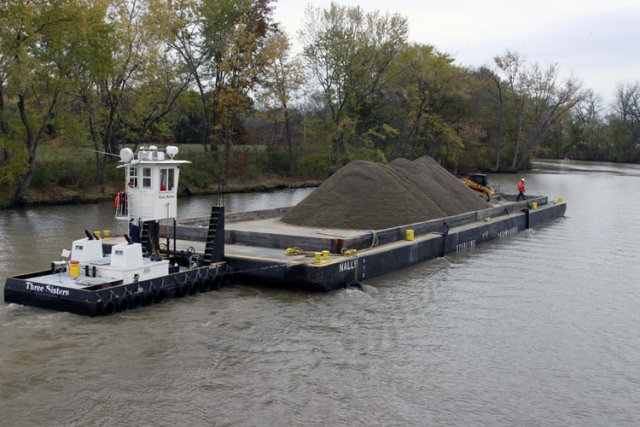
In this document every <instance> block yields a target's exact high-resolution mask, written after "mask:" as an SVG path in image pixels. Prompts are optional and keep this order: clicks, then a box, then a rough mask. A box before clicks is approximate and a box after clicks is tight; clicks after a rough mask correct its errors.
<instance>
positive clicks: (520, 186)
mask: <svg viewBox="0 0 640 427" xmlns="http://www.w3.org/2000/svg"><path fill="white" fill-rule="evenodd" d="M520 198H522V200H524V178H522V179H521V180H520V182H519V183H518V197H516V202H517V201H519V200H520Z"/></svg>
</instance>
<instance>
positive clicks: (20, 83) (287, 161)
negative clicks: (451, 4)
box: [0, 0, 640, 207]
mask: <svg viewBox="0 0 640 427" xmlns="http://www.w3.org/2000/svg"><path fill="white" fill-rule="evenodd" d="M276 7H277V3H276V1H275V0H252V1H242V2H240V1H236V0H229V1H222V2H219V1H212V0H202V1H197V2H194V1H186V2H129V1H125V0H104V1H101V2H81V1H80V2H78V1H69V2H46V1H35V2H9V3H8V4H7V7H5V8H0V205H2V206H16V207H20V206H31V205H34V204H44V203H55V202H57V201H66V202H72V203H76V202H81V201H95V200H107V199H109V197H112V196H111V193H113V192H114V190H116V189H119V188H120V183H121V177H120V176H119V174H120V172H119V171H118V170H117V169H116V168H115V167H114V166H115V165H116V164H117V157H118V153H119V152H120V149H122V148H123V147H125V146H127V147H131V148H132V149H133V151H137V148H138V147H140V146H142V145H146V146H149V145H155V146H158V147H165V146H167V145H176V146H178V147H179V148H180V152H181V155H180V156H181V158H183V159H186V160H191V161H192V165H190V167H189V168H185V169H184V171H183V175H182V183H183V184H184V186H185V187H186V188H190V189H191V191H192V192H193V193H195V194H202V193H214V192H216V190H217V187H218V183H224V185H223V187H222V188H224V190H225V191H246V190H249V189H272V188H282V187H283V186H284V187H286V186H299V185H306V184H305V183H307V182H320V181H322V180H324V179H326V178H327V177H329V176H330V175H331V174H332V173H334V172H336V171H337V170H339V169H340V168H341V167H342V166H344V165H346V164H348V163H349V162H351V161H353V160H370V161H375V162H379V163H384V164H386V163H390V162H393V161H394V160H395V159H398V158H405V159H409V160H414V159H418V158H420V157H422V156H429V157H431V158H433V159H435V160H436V161H437V162H438V163H439V164H440V165H441V166H443V167H444V168H446V169H447V170H448V171H450V172H452V173H453V174H454V175H459V174H464V173H468V172H472V171H482V172H493V173H496V172H512V173H513V172H517V171H519V170H526V169H528V168H529V167H530V166H529V164H530V161H531V159H532V158H534V157H537V158H557V159H562V158H571V159H575V160H601V161H614V162H630V163H637V162H640V108H639V105H638V100H639V99H640V81H639V82H636V83H633V82H626V83H619V85H618V88H617V89H616V92H615V94H613V95H614V97H615V100H614V102H613V103H612V104H611V105H604V103H603V101H602V98H601V97H600V96H598V94H595V93H594V92H593V91H592V90H590V89H588V88H585V87H583V86H582V83H581V82H580V80H579V79H578V77H573V76H572V77H568V78H563V77H562V76H563V73H562V72H561V71H560V68H559V66H558V64H555V63H551V64H539V63H536V62H530V61H528V60H527V59H526V58H525V57H524V56H522V55H521V54H519V53H517V52H515V51H511V50H506V51H505V52H503V53H496V56H495V57H493V58H487V62H486V63H487V65H485V66H481V67H471V66H463V65H459V64H458V63H457V61H456V58H455V57H454V56H453V55H451V54H449V53H446V52H443V51H441V50H439V49H438V48H437V47H436V46H434V45H431V44H428V42H426V41H421V42H416V41H411V40H409V38H408V35H409V33H410V31H409V26H408V20H407V18H406V17H405V16H402V15H400V14H397V13H393V14H391V13H382V12H380V11H377V10H374V11H366V10H364V9H362V8H361V7H358V6H346V5H341V4H339V3H336V2H332V3H331V4H330V5H328V6H325V7H314V6H310V7H309V8H307V11H306V14H305V18H304V25H303V28H304V30H303V31H301V33H300V34H299V35H298V37H299V39H300V42H301V43H302V50H301V53H300V54H298V55H296V54H295V53H294V51H293V49H292V47H291V45H292V41H291V40H292V37H293V35H288V34H287V33H286V32H284V31H283V30H282V29H281V27H280V25H279V23H278V22H276V21H275V19H274V13H273V12H274V9H275V8H276Z"/></svg>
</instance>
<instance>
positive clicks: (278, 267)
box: [225, 202, 566, 291]
mask: <svg viewBox="0 0 640 427" xmlns="http://www.w3.org/2000/svg"><path fill="white" fill-rule="evenodd" d="M565 211H566V204H565V203H564V202H561V203H553V204H549V205H545V206H542V207H540V208H537V209H528V208H525V209H521V210H517V211H515V212H512V213H508V212H501V214H500V215H499V216H497V217H484V218H482V220H480V221H477V220H476V221H474V222H467V223H465V221H461V224H459V225H457V226H455V222H454V221H455V220H456V219H455V218H454V219H451V222H454V224H451V225H452V227H451V229H450V230H449V231H448V232H447V233H444V232H429V231H427V232H424V234H422V235H417V236H416V237H415V239H414V240H413V241H408V240H405V239H400V238H398V236H400V235H402V236H404V233H406V230H407V229H414V228H415V229H417V230H419V229H420V227H422V226H423V225H422V224H414V225H411V226H405V227H400V228H398V229H394V230H389V231H388V232H387V233H385V232H384V231H383V232H380V233H379V235H377V236H375V239H376V240H379V241H380V244H379V246H376V247H371V246H372V244H371V240H372V238H373V237H371V236H369V237H366V238H361V239H354V240H353V241H350V242H339V244H341V245H346V247H349V248H353V247H358V245H359V246H360V247H361V248H362V247H364V248H365V249H364V250H360V248H359V249H358V250H357V251H356V253H355V254H354V255H353V256H350V257H347V256H341V255H338V254H339V251H337V254H336V250H335V249H336V248H335V242H328V243H327V244H328V245H333V246H334V247H333V248H331V249H332V250H331V252H332V254H331V256H330V257H329V259H328V260H322V261H320V262H309V261H307V262H287V261H286V260H283V259H282V258H281V257H280V258H279V259H277V258H276V257H269V255H265V254H261V255H260V256H246V255H244V254H234V253H233V249H231V250H229V249H227V251H226V255H225V261H226V262H227V263H228V264H229V265H230V267H231V268H232V270H233V271H234V272H235V273H234V274H233V279H232V280H233V282H235V283H244V284H256V283H261V284H265V285H272V286H278V287H286V288H294V289H307V290H315V291H333V290H336V289H341V288H344V287H347V286H351V285H357V284H360V283H361V282H362V281H364V280H367V279H370V278H373V277H377V276H381V275H384V274H387V273H391V272H394V271H397V270H400V269H402V268H405V267H409V266H411V265H414V264H417V263H420V262H424V261H427V260H430V259H434V258H438V257H442V256H444V255H447V254H450V253H456V252H457V253H459V252H465V251H468V250H471V249H473V248H475V246H476V245H478V244H481V243H483V242H487V241H490V240H496V239H502V238H506V237H508V236H511V235H514V234H516V233H518V232H521V231H523V230H526V229H528V228H533V227H538V226H541V225H543V224H545V223H548V222H550V221H553V220H555V219H557V218H561V217H563V216H564V214H565ZM425 224H426V223H425ZM441 224H442V220H440V225H439V226H438V228H440V229H441V228H442V226H441ZM426 226H427V225H425V227H426ZM416 233H417V231H416ZM391 235H395V236H396V237H391ZM385 240H389V241H385ZM327 249H329V247H327ZM265 251H266V250H265ZM281 252H282V251H281ZM272 253H273V252H272Z"/></svg>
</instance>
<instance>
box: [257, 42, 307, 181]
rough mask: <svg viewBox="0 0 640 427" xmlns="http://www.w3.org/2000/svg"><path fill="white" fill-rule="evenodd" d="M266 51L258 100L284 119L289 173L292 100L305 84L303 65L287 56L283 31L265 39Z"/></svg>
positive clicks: (290, 166) (291, 157)
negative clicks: (266, 40) (265, 61)
mask: <svg viewBox="0 0 640 427" xmlns="http://www.w3.org/2000/svg"><path fill="white" fill-rule="evenodd" d="M265 50H266V51H267V54H266V58H267V63H266V67H265V70H264V78H263V79H262V85H261V88H262V90H261V91H259V92H258V99H259V100H260V101H261V102H262V104H263V106H264V107H265V108H266V109H267V110H268V111H270V112H271V116H272V117H274V121H275V122H278V121H281V122H284V128H285V136H286V141H287V151H288V157H289V173H293V165H294V161H293V159H294V154H293V136H292V131H291V102H292V100H293V98H294V96H296V95H297V94H298V92H299V91H300V89H301V88H302V85H303V84H304V70H303V64H302V62H301V61H300V60H299V59H297V58H293V59H292V58H290V56H289V55H290V53H289V51H290V47H289V39H288V37H287V36H286V35H285V34H283V33H279V32H278V33H274V34H273V35H272V36H271V37H270V38H269V39H268V42H267V45H266V48H265Z"/></svg>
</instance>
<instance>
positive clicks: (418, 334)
mask: <svg viewBox="0 0 640 427" xmlns="http://www.w3.org/2000/svg"><path fill="white" fill-rule="evenodd" d="M523 176H524V177H525V178H526V183H527V192H528V193H529V194H544V195H548V196H550V197H554V198H555V197H558V196H563V197H564V198H565V200H566V201H567V203H568V209H567V214H566V218H564V219H561V220H558V221H555V222H554V223H551V224H549V225H546V226H544V227H542V228H538V229H535V230H528V231H526V232H523V233H519V234H517V235H515V236H512V237H509V238H507V239H503V240H500V241H496V242H490V243H487V244H483V245H480V246H478V247H476V248H475V249H474V250H472V251H470V252H467V253H464V254H456V255H451V256H447V257H445V258H442V259H438V260H434V261H430V262H426V263H423V264H420V265H417V266H414V267H412V268H409V269H405V270H402V271H400V272H397V273H393V274H390V275H387V276H384V277H381V278H376V279H374V280H370V281H368V282H367V283H366V285H365V287H364V291H358V290H351V289H349V290H343V291H337V292H333V293H328V294H320V293H306V292H291V291H284V290H274V289H269V288H263V287H257V286H232V287H229V288H223V289H222V290H220V291H218V292H209V293H206V294H199V295H197V296H194V297H190V298H186V299H178V300H169V301H168V302H167V303H165V304H162V305H157V306H151V307H148V308H145V309H141V310H134V311H129V312H125V313H122V314H118V315H115V316H111V317H106V318H85V317H80V316H76V315H72V314H66V313H58V312H50V311H46V310H41V309H36V308H29V307H22V306H18V305H14V304H11V305H6V304H0V417H2V418H1V420H0V424H1V425H82V426H85V425H87V426H91V425H116V424H117V425H159V426H174V425H221V426H224V425H229V426H232V425H233V426H236V425H240V426H270V425H273V426H284V425H349V426H352V425H362V426H374V425H420V426H422V425H446V426H449V425H455V426H468V425H487V426H502V425H504V426H512V425H519V426H539V425H544V426H567V425H585V426H611V425H616V426H621V425H629V426H637V425H640V363H638V362H639V360H640V333H639V332H638V331H639V326H640V310H639V306H640V287H639V285H638V282H639V280H638V278H639V277H640V262H639V261H640V249H639V244H638V237H639V236H640V221H639V219H640V185H639V184H640V166H639V165H614V164H605V163H597V164H586V163H584V164H583V163H577V162H570V161H559V162H539V163H536V164H535V168H534V170H533V171H531V172H530V173H527V174H525V175H523ZM519 178H520V176H517V177H516V176H513V175H499V176H491V177H490V179H491V180H492V181H493V182H494V183H499V184H501V186H502V190H503V191H505V192H509V191H511V190H512V188H514V187H515V184H516V183H517V180H518V179H519ZM309 191H310V190H308V189H307V190H294V191H280V192H274V193H265V194H243V195H231V196H228V198H227V200H226V206H227V211H229V212H234V211H246V210H255V209H266V208H272V207H279V206H286V205H292V204H295V203H297V202H298V201H299V200H301V199H302V198H304V196H306V195H307V194H308V193H309ZM511 192H513V191H511ZM213 199H214V198H212V197H197V198H192V199H188V200H180V204H181V208H180V215H181V216H186V217H191V216H204V215H207V214H208V212H209V209H210V205H211V201H212V200H213ZM105 227H107V228H112V229H113V228H114V227H113V226H112V208H111V207H110V206H109V204H100V205H85V206H65V207H47V208H37V209H27V210H20V211H12V212H9V211H4V212H0V239H1V241H2V243H3V245H2V246H1V247H0V280H1V281H2V283H4V278H5V277H6V276H8V275H11V274H17V273H20V272H25V271H33V270H37V269H43V268H46V267H47V266H48V265H49V261H50V260H51V259H56V258H57V257H58V256H59V254H60V250H61V248H63V247H67V248H68V247H69V245H70V241H71V239H75V238H79V237H82V235H83V232H82V230H83V229H85V228H88V229H102V228H105Z"/></svg>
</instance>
